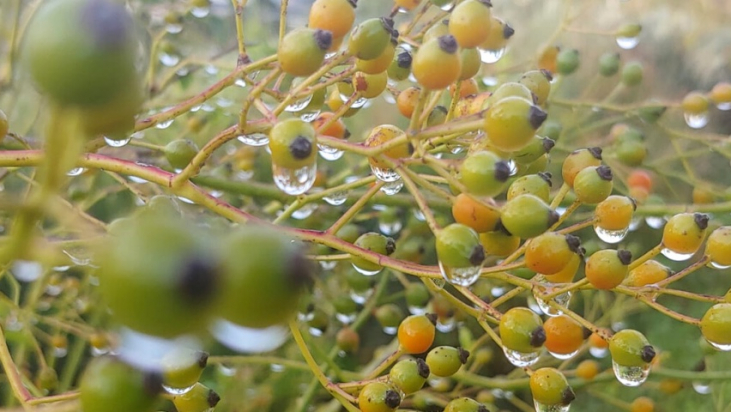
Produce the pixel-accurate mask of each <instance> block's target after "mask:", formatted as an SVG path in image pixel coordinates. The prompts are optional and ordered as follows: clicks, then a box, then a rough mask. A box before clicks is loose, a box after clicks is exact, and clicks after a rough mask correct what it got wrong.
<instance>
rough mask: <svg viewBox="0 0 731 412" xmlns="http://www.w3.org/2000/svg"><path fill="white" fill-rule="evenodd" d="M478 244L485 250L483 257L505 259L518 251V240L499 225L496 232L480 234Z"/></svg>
mask: <svg viewBox="0 0 731 412" xmlns="http://www.w3.org/2000/svg"><path fill="white" fill-rule="evenodd" d="M480 243H482V247H483V248H484V249H485V255H487V256H497V257H506V256H509V255H510V254H511V253H513V252H515V251H516V250H517V249H518V247H519V246H520V238H519V237H518V236H513V235H511V234H510V233H508V231H507V230H505V228H504V227H502V225H501V224H498V228H497V229H496V230H494V231H492V232H485V233H480Z"/></svg>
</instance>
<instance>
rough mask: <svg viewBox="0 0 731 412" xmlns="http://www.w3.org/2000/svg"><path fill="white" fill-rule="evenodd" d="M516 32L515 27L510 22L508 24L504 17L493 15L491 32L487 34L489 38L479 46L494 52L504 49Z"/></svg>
mask: <svg viewBox="0 0 731 412" xmlns="http://www.w3.org/2000/svg"><path fill="white" fill-rule="evenodd" d="M514 34H515V29H513V28H512V27H511V26H510V25H509V24H507V23H506V22H505V21H503V20H502V19H500V18H498V17H495V16H494V15H491V16H490V33H489V34H488V35H487V39H485V41H483V42H482V43H480V45H479V46H477V48H479V49H481V50H489V51H493V52H495V51H498V50H502V49H504V48H505V46H506V45H507V44H508V40H509V39H510V38H511V37H513V35H514Z"/></svg>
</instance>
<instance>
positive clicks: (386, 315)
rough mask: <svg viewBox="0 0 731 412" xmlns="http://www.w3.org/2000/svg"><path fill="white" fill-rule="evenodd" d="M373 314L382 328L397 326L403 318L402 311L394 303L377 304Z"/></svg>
mask: <svg viewBox="0 0 731 412" xmlns="http://www.w3.org/2000/svg"><path fill="white" fill-rule="evenodd" d="M373 316H374V317H375V318H376V320H377V321H378V323H379V324H380V325H381V327H382V328H394V329H395V328H397V327H398V325H399V324H401V321H402V320H403V319H404V317H405V315H404V312H403V311H402V310H401V308H400V307H398V306H397V305H396V304H394V303H387V304H385V305H381V306H379V307H378V308H377V309H376V311H375V313H374V314H373Z"/></svg>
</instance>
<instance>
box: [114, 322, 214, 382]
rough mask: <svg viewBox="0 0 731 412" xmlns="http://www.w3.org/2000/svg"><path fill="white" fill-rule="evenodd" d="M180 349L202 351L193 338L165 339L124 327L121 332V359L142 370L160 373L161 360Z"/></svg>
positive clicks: (119, 352)
mask: <svg viewBox="0 0 731 412" xmlns="http://www.w3.org/2000/svg"><path fill="white" fill-rule="evenodd" d="M178 347H183V348H190V349H191V350H200V348H201V344H200V342H199V341H198V340H197V339H196V338H193V337H187V336H183V337H179V338H176V339H163V338H159V337H156V336H151V335H146V334H143V333H139V332H137V331H134V330H132V329H129V328H124V327H123V328H121V330H120V331H119V347H118V348H117V354H118V356H119V358H120V359H122V360H123V361H125V362H127V363H128V364H130V365H132V366H135V367H137V368H139V369H141V370H145V371H159V370H161V368H162V365H161V363H160V360H161V359H162V358H163V357H164V356H165V355H166V354H167V353H170V352H172V351H173V350H175V348H178Z"/></svg>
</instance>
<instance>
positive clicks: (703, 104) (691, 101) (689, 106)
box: [680, 91, 710, 115]
mask: <svg viewBox="0 0 731 412" xmlns="http://www.w3.org/2000/svg"><path fill="white" fill-rule="evenodd" d="M708 106H710V100H709V99H708V97H706V95H705V94H703V93H702V92H699V91H692V92H690V93H688V94H686V95H685V97H683V101H682V102H681V104H680V107H681V108H682V109H683V112H685V113H688V114H696V115H698V114H703V113H706V112H708Z"/></svg>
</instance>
